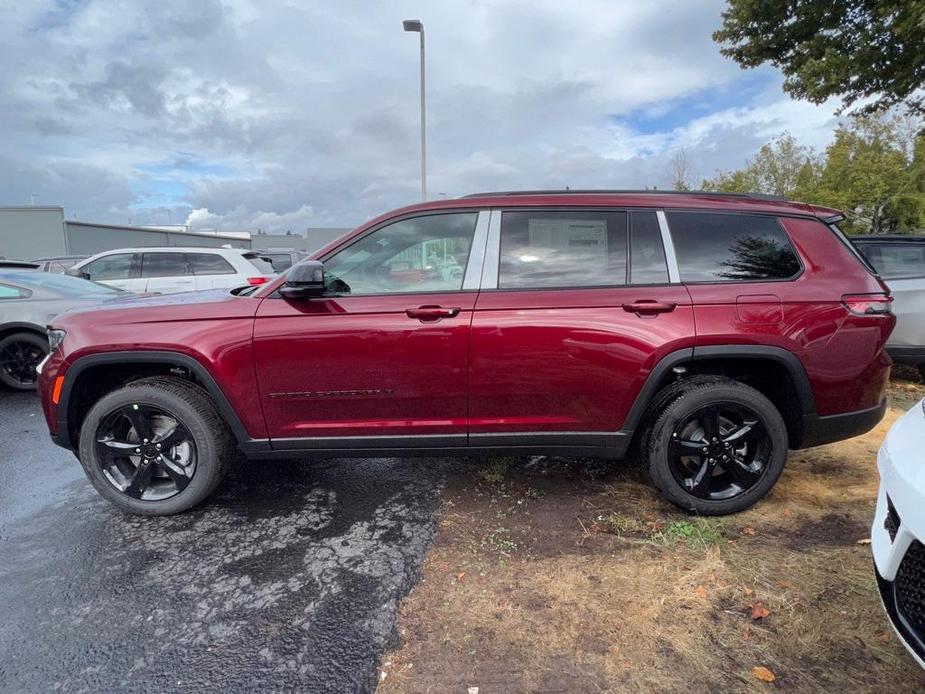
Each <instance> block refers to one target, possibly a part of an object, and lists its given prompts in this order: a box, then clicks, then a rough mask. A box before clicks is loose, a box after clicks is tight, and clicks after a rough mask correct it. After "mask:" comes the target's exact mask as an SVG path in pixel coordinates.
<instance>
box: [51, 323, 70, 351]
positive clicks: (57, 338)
mask: <svg viewBox="0 0 925 694" xmlns="http://www.w3.org/2000/svg"><path fill="white" fill-rule="evenodd" d="M65 335H67V333H66V332H64V331H63V330H55V329H54V328H49V329H48V346H49V347H50V348H51V351H52V352H54V351H55V350H56V349H58V347H60V346H61V343H62V342H64V336H65Z"/></svg>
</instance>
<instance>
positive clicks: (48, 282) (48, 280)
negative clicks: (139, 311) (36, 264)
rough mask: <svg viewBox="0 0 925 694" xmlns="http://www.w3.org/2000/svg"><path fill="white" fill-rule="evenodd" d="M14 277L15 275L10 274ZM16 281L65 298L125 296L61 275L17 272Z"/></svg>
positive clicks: (120, 291)
mask: <svg viewBox="0 0 925 694" xmlns="http://www.w3.org/2000/svg"><path fill="white" fill-rule="evenodd" d="M9 274H10V275H12V274H13V273H9ZM11 279H15V280H16V281H17V282H18V283H19V284H22V285H24V286H27V287H31V288H33V289H46V290H48V291H52V292H55V293H56V294H61V295H63V296H91V295H100V294H112V295H113V296H115V295H118V294H125V292H124V291H122V290H121V289H116V288H115V287H109V286H107V285H105V284H99V283H97V282H91V281H90V280H85V279H81V278H80V277H72V276H71V275H59V274H56V273H50V272H34V271H33V272H17V273H15V278H12V277H11Z"/></svg>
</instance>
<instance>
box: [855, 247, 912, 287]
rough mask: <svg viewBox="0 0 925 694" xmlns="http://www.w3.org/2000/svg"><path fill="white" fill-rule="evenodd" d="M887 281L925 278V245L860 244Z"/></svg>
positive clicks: (862, 250) (878, 272)
mask: <svg viewBox="0 0 925 694" xmlns="http://www.w3.org/2000/svg"><path fill="white" fill-rule="evenodd" d="M858 246H859V247H860V249H861V252H862V253H864V255H865V256H867V259H868V260H869V261H870V262H871V264H872V265H873V266H874V268H875V269H876V270H877V274H879V275H880V276H881V277H882V278H883V279H885V280H895V279H913V278H918V277H925V243H864V244H858Z"/></svg>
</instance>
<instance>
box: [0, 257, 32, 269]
mask: <svg viewBox="0 0 925 694" xmlns="http://www.w3.org/2000/svg"><path fill="white" fill-rule="evenodd" d="M38 269H39V264H38V263H30V262H29V261H28V260H7V259H6V258H0V270H38Z"/></svg>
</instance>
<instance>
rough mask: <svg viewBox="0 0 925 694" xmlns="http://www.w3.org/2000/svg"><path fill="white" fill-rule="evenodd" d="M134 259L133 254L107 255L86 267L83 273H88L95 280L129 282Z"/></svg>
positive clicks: (83, 268)
mask: <svg viewBox="0 0 925 694" xmlns="http://www.w3.org/2000/svg"><path fill="white" fill-rule="evenodd" d="M132 257H133V254H131V253H119V254H116V255H107V256H106V257H104V258H100V259H99V260H94V261H93V262H92V263H90V264H89V265H85V266H84V267H82V268H81V271H83V272H86V273H88V274H89V275H90V279H93V280H127V279H128V278H129V273H130V272H131V270H132Z"/></svg>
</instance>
